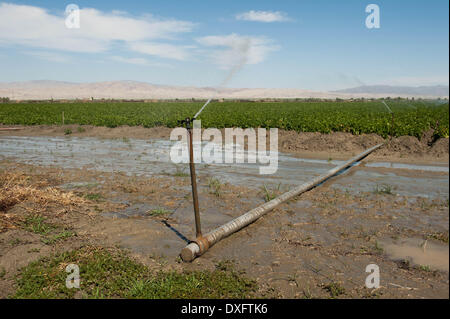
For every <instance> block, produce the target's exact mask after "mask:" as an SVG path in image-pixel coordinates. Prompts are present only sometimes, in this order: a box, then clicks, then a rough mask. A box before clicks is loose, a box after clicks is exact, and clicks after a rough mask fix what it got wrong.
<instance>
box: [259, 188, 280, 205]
mask: <svg viewBox="0 0 450 319" xmlns="http://www.w3.org/2000/svg"><path fill="white" fill-rule="evenodd" d="M280 187H281V183H280V184H278V186H277V188H276V189H275V190H270V189H268V188H267V186H266V184H264V185H263V187H262V191H263V194H264V199H265V201H266V202H270V201H271V200H272V199H275V198H276V197H277V196H278V194H279V192H280Z"/></svg>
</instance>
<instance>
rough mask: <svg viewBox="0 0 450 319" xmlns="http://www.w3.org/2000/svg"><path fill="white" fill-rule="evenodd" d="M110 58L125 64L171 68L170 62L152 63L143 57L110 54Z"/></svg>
mask: <svg viewBox="0 0 450 319" xmlns="http://www.w3.org/2000/svg"><path fill="white" fill-rule="evenodd" d="M109 59H110V60H112V61H115V62H120V63H127V64H135V65H144V66H156V67H165V68H172V66H171V65H170V64H166V63H152V62H150V61H149V60H147V59H145V58H126V57H122V56H117V55H114V56H110V57H109Z"/></svg>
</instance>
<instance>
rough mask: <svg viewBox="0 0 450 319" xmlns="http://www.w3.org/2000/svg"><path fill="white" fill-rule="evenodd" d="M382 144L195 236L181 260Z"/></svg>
mask: <svg viewBox="0 0 450 319" xmlns="http://www.w3.org/2000/svg"><path fill="white" fill-rule="evenodd" d="M382 145H383V144H378V145H376V146H374V147H371V148H369V149H367V150H365V151H364V152H362V153H361V154H359V155H357V156H355V157H353V158H352V159H350V160H348V161H347V162H345V163H344V164H342V165H339V166H336V167H335V168H333V169H331V170H329V171H328V172H327V173H325V174H323V175H321V176H318V177H316V178H314V179H313V180H311V181H310V182H307V183H304V184H302V185H300V186H297V187H295V188H294V189H292V190H290V191H288V192H286V193H284V194H282V195H280V196H278V197H277V198H275V199H272V200H271V201H269V202H267V203H264V204H262V205H261V206H258V207H256V208H254V209H252V210H250V211H248V212H247V213H245V214H243V215H241V216H239V217H237V218H235V219H233V220H232V221H230V222H228V223H226V224H224V225H222V226H220V227H219V228H216V229H214V230H213V231H211V232H209V233H208V234H206V235H204V236H203V237H201V238H197V239H196V240H195V241H193V242H191V243H190V244H189V245H187V246H186V247H185V248H183V249H182V250H181V254H180V255H181V259H183V261H192V260H194V259H195V258H196V257H198V256H201V255H202V254H203V253H204V252H205V251H207V250H208V248H209V247H211V246H212V245H214V244H215V243H217V242H218V241H220V240H221V239H223V238H225V237H227V236H229V235H231V234H232V233H234V232H236V231H238V230H240V229H241V228H243V227H245V226H247V225H249V224H251V223H253V222H254V221H256V220H257V219H258V218H260V217H261V216H263V215H265V214H266V213H267V212H269V211H271V210H272V209H274V208H275V207H276V206H278V205H280V204H281V203H284V202H285V201H287V200H289V199H291V198H293V197H295V196H297V195H299V194H301V193H304V192H306V191H308V190H310V189H312V188H313V187H315V186H317V185H319V184H320V183H322V182H323V181H325V180H326V179H328V178H330V177H332V176H333V175H335V174H337V173H338V172H340V171H342V170H343V169H345V168H347V167H349V166H350V165H352V164H353V163H355V162H357V161H359V160H361V159H362V158H364V157H366V156H367V155H369V154H370V153H372V152H373V151H375V150H376V149H378V148H380V147H381V146H382Z"/></svg>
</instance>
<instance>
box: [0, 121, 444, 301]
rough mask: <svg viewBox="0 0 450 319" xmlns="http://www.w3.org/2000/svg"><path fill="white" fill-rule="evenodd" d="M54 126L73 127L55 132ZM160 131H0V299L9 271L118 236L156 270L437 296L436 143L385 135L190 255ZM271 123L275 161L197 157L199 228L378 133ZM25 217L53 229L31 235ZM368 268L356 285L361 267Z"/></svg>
mask: <svg viewBox="0 0 450 319" xmlns="http://www.w3.org/2000/svg"><path fill="white" fill-rule="evenodd" d="M67 128H70V129H71V131H72V133H71V134H65V132H67V131H66V130H67ZM169 134H170V129H167V128H153V129H144V128H131V129H130V128H122V127H121V128H115V129H109V128H94V127H83V130H79V129H78V126H72V127H70V126H67V127H26V128H22V129H21V130H18V131H9V132H5V131H0V175H1V176H0V181H1V183H2V184H1V185H2V190H1V192H2V193H0V203H1V205H0V297H3V298H5V297H8V296H11V295H12V294H14V292H15V290H16V289H17V282H16V279H15V278H16V276H17V275H18V274H20V271H21V268H22V267H24V266H27V265H28V264H29V263H30V262H32V261H35V260H37V259H39V258H41V257H43V256H49V255H51V254H52V253H55V252H61V251H67V250H71V249H77V248H78V247H82V246H85V245H93V244H95V245H100V246H104V247H114V246H119V247H120V248H122V249H125V250H128V251H129V252H130V253H131V255H132V256H133V257H135V258H137V259H138V260H139V261H140V262H142V263H144V264H145V265H148V266H149V267H151V268H154V269H155V270H161V269H164V270H168V269H173V270H176V271H183V270H212V269H214V267H215V265H217V263H224V262H225V263H231V264H233V265H234V267H236V268H237V269H238V270H240V271H241V272H243V273H245V274H246V276H248V277H249V278H252V279H254V280H255V281H256V282H257V283H258V286H259V287H260V288H259V292H258V293H259V296H269V297H279V298H448V297H449V281H448V280H449V277H448V274H449V265H448V264H449V263H448V260H449V246H448V234H449V194H448V183H449V174H448V139H441V140H438V141H431V140H430V138H429V137H427V136H424V138H423V139H422V140H418V139H416V138H412V137H400V138H394V139H392V140H391V141H388V142H387V145H386V146H384V147H383V148H382V149H380V150H379V151H377V152H375V153H374V154H372V155H370V156H369V157H367V158H366V159H364V160H363V161H362V162H361V163H358V165H356V166H354V167H352V168H351V169H349V170H347V171H346V172H344V173H342V174H340V175H338V176H335V177H334V178H332V179H330V180H328V181H327V182H325V183H324V184H322V185H320V186H318V187H316V188H314V189H313V190H311V191H309V192H307V193H305V194H302V195H300V196H298V197H297V198H295V199H293V200H291V201H289V202H287V203H285V204H283V205H281V206H279V207H278V208H276V209H275V210H274V211H272V212H270V213H268V214H267V215H265V216H264V217H263V218H261V219H259V220H258V221H256V222H255V223H253V224H251V225H249V226H248V227H246V228H244V229H243V230H241V231H239V232H238V233H235V234H233V235H231V236H230V237H228V238H226V239H224V240H222V241H221V242H219V243H217V244H216V245H215V246H213V247H212V248H211V249H210V250H209V251H208V252H207V253H206V254H204V255H203V256H202V257H200V258H198V259H196V260H195V261H194V262H192V263H182V262H181V261H180V259H179V257H178V255H179V253H180V251H181V249H182V248H183V247H184V246H185V245H186V243H187V242H188V241H189V239H191V238H192V237H193V236H194V233H195V231H194V222H193V211H192V199H191V192H190V180H189V175H188V170H187V167H186V165H184V164H179V165H173V164H168V163H167V158H166V157H165V156H167V150H168V145H167V138H168V136H169ZM383 141H384V140H383V139H382V138H381V137H379V136H375V135H374V136H372V135H369V136H352V135H348V134H344V133H336V134H330V135H323V134H316V133H304V134H297V133H292V132H284V131H280V148H281V149H280V151H281V152H284V153H281V154H280V156H279V170H278V172H277V173H276V174H275V176H272V177H270V178H268V177H267V176H261V175H259V174H258V173H257V170H256V169H255V168H254V167H249V166H246V165H240V166H239V165H209V166H208V165H198V175H199V176H198V177H199V197H200V210H201V218H202V226H203V229H204V231H205V232H206V231H208V230H212V229H214V228H215V227H217V226H220V225H222V224H223V223H225V222H227V221H229V220H231V219H233V218H235V217H238V216H239V215H241V214H243V213H245V212H246V211H248V210H250V209H252V208H254V207H256V206H258V205H260V204H262V203H264V202H265V201H266V200H267V199H270V198H273V196H276V195H278V194H281V193H282V192H284V191H286V190H288V189H290V188H291V187H293V186H295V185H299V184H301V183H303V182H306V181H308V180H310V179H311V178H312V177H315V176H318V175H320V174H322V173H323V172H325V171H327V170H329V169H330V168H332V167H334V166H335V165H338V164H339V163H340V161H341V160H343V159H347V158H349V157H351V156H352V155H356V154H357V153H359V152H360V151H363V150H364V149H366V148H368V147H371V146H373V145H375V144H378V143H380V142H383ZM30 216H31V217H33V216H40V217H42V218H43V219H45V221H46V222H48V223H49V224H52V225H57V227H56V226H55V227H54V228H53V229H52V230H51V231H49V232H48V233H45V234H38V233H36V232H33V231H30V228H29V227H27V225H29V224H28V223H31V222H30ZM373 263H374V264H376V265H378V266H379V268H380V284H381V287H380V288H378V289H367V288H366V287H365V279H366V277H367V275H368V273H366V272H365V269H366V266H367V265H369V264H373Z"/></svg>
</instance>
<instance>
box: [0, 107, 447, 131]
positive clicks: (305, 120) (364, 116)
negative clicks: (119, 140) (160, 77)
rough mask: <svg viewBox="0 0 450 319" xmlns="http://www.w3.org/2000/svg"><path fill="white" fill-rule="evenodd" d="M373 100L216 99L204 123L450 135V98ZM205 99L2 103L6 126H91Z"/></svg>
mask: <svg viewBox="0 0 450 319" xmlns="http://www.w3.org/2000/svg"><path fill="white" fill-rule="evenodd" d="M385 102H386V103H387V104H388V105H389V107H390V108H391V109H392V111H393V113H394V125H393V126H392V124H391V123H392V115H391V114H390V113H389V111H388V109H387V108H386V106H385V105H384V104H383V103H382V100H373V101H317V102H316V101H314V102H303V101H295V102H293V101H292V102H291V101H287V102H286V101H285V102H233V101H226V102H222V103H219V102H214V103H211V104H210V105H208V107H207V108H206V109H205V110H204V112H203V113H202V114H201V116H200V119H201V120H202V126H203V127H217V128H223V127H242V128H247V127H264V128H272V127H278V128H281V129H286V130H295V131H299V132H301V131H303V132H322V133H330V132H334V131H339V132H350V133H352V134H363V133H376V134H379V135H381V136H383V137H386V136H388V135H391V134H392V135H394V136H402V135H411V136H416V137H420V136H421V135H422V133H423V132H424V131H426V130H428V129H430V128H432V129H434V130H435V135H436V136H437V137H448V134H449V104H448V101H438V100H435V101H431V100H430V101H428V100H427V101H425V100H414V101H412V100H385ZM202 104H203V102H157V103H144V102H70V103H56V102H55V103H51V102H37V103H3V104H0V123H2V124H22V125H38V124H57V125H58V124H62V112H64V119H65V124H80V125H83V124H89V125H96V126H107V127H116V126H121V125H130V126H138V125H143V126H145V127H154V126H160V125H162V126H168V127H176V126H177V121H178V120H181V119H184V118H185V117H189V116H193V114H195V112H196V111H198V109H199V108H200V107H201V106H202Z"/></svg>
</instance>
